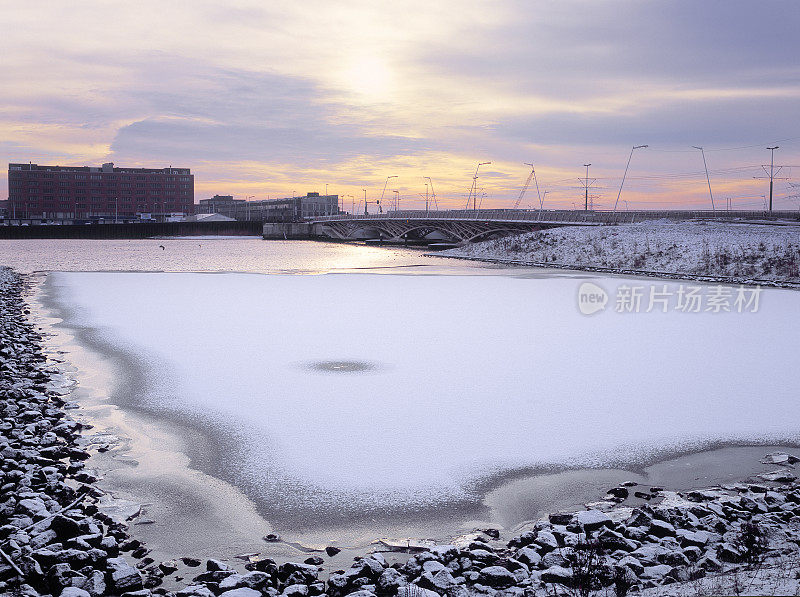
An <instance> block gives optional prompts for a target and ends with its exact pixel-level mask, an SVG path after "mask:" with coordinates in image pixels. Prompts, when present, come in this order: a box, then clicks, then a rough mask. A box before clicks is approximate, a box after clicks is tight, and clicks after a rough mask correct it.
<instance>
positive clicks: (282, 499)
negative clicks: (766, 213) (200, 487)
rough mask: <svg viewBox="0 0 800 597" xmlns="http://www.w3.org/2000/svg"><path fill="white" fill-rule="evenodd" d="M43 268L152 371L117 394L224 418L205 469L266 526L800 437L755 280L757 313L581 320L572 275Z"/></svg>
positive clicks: (781, 344) (767, 309)
mask: <svg viewBox="0 0 800 597" xmlns="http://www.w3.org/2000/svg"><path fill="white" fill-rule="evenodd" d="M50 279H51V283H52V284H53V287H54V289H55V290H56V291H57V294H58V300H59V301H60V302H61V303H62V304H63V305H64V306H65V307H68V308H69V310H70V314H69V317H68V323H69V324H70V325H73V326H85V327H86V328H88V331H90V332H91V333H92V334H93V336H94V338H95V339H96V340H99V341H101V342H105V343H106V344H107V345H109V346H110V347H113V348H115V349H117V350H122V351H125V352H134V353H136V354H137V355H139V357H140V358H141V359H142V362H143V364H144V366H145V368H146V371H147V374H148V378H149V379H150V381H151V382H153V383H152V384H148V387H143V388H141V393H140V395H138V396H136V397H135V401H134V404H136V405H137V406H141V407H144V408H145V409H147V410H149V411H153V412H157V413H160V414H162V415H164V416H177V417H181V418H184V419H185V418H189V419H190V420H192V421H193V422H195V423H199V424H201V425H204V426H205V427H206V428H207V429H215V430H217V431H218V432H221V433H222V434H223V435H224V436H225V439H227V440H228V441H226V442H225V443H224V444H222V448H223V449H221V451H220V454H219V457H220V459H221V463H220V464H219V466H218V467H217V468H218V470H222V471H223V472H224V474H225V475H227V476H228V478H231V479H232V480H233V481H234V482H235V483H236V484H237V485H238V486H240V487H244V488H246V490H247V491H248V493H249V495H251V496H253V497H254V498H255V499H256V500H257V501H258V502H259V503H261V504H262V505H263V506H264V508H265V509H267V511H268V513H269V515H270V520H276V521H277V522H279V521H280V520H281V519H282V518H283V519H284V520H286V518H287V517H288V518H291V517H296V518H302V519H303V520H304V521H309V520H314V519H315V516H316V517H317V519H324V518H325V516H326V515H328V514H330V513H331V512H336V513H342V512H344V513H348V512H350V513H360V512H364V511H370V512H374V513H379V514H384V513H386V512H389V511H395V512H396V511H413V510H415V509H416V510H418V509H424V508H426V507H431V506H435V505H437V504H440V503H442V502H446V501H448V500H456V499H462V500H463V499H469V500H473V501H475V500H476V499H477V498H476V496H475V495H474V494H471V493H470V491H471V490H470V488H471V487H472V484H473V483H474V482H475V481H476V480H479V479H481V478H485V477H487V476H490V475H492V474H497V473H502V472H505V471H509V470H516V469H522V468H531V467H548V466H581V465H606V464H609V463H631V462H642V461H647V460H648V459H651V458H653V457H655V456H657V455H658V454H661V453H663V452H664V451H680V450H684V449H686V448H688V447H691V446H697V445H702V444H705V443H709V442H718V441H735V440H747V441H793V440H796V439H797V438H798V437H799V435H798V429H800V412H798V410H797V409H796V408H795V391H794V388H795V385H796V384H795V376H794V365H793V360H792V359H793V358H794V357H793V355H794V354H796V353H797V351H798V349H800V339H798V338H797V337H796V335H793V334H791V333H790V332H789V330H788V329H787V328H786V326H785V324H784V322H785V321H786V320H787V319H788V318H790V317H791V316H792V315H793V314H794V313H796V312H797V308H798V300H800V296H798V295H797V294H796V293H794V292H788V291H779V290H771V291H764V293H763V296H762V298H761V301H762V304H761V308H760V310H759V311H758V312H757V313H737V312H730V313H724V312H720V313H713V312H702V313H677V312H667V313H663V312H660V310H656V311H653V312H651V313H644V312H642V313H640V314H633V313H628V314H621V313H616V312H614V311H612V310H609V311H605V312H602V313H598V314H596V315H595V316H593V317H585V316H583V315H581V314H580V312H579V311H578V309H577V293H578V281H576V280H570V279H552V280H550V279H548V280H542V279H538V280H536V279H516V278H510V277H500V276H476V277H467V276H462V277H440V276H395V275H386V276H376V275H325V276H313V277H306V276H302V277H301V276H253V275H241V274H224V275H201V274H133V273H130V274H110V273H55V274H51V276H50ZM597 281H598V282H602V283H603V284H605V285H606V287H607V289H608V290H609V291H610V292H612V293H613V292H614V288H613V286H614V285H615V284H616V285H618V286H619V285H622V284H625V283H626V281H625V280H620V279H617V280H614V281H611V280H605V281H601V280H597ZM677 286H678V285H668V289H671V290H672V291H673V292H677ZM776 348H777V349H776ZM766 370H768V371H770V374H769V375H767V376H760V375H754V372H759V371H766ZM754 396H758V408H754V406H753V400H754V398H753V397H754ZM376 515H377V514H376Z"/></svg>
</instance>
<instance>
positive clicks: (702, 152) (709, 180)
mask: <svg viewBox="0 0 800 597" xmlns="http://www.w3.org/2000/svg"><path fill="white" fill-rule="evenodd" d="M692 148H694V149H699V150H700V153H701V154H702V155H703V168H705V169H706V182H707V183H708V195H709V196H710V197H711V211H716V209H715V208H714V194H713V193H712V192H711V179H710V178H709V176H708V164H706V152H705V151H703V148H702V147H698V146H697V145H692Z"/></svg>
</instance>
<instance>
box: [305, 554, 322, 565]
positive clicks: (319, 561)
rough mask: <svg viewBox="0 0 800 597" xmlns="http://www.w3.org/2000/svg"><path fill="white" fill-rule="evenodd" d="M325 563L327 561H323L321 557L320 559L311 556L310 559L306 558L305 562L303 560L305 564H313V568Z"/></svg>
mask: <svg viewBox="0 0 800 597" xmlns="http://www.w3.org/2000/svg"><path fill="white" fill-rule="evenodd" d="M324 561H325V560H323V559H322V558H321V557H319V556H311V557H310V558H306V559H305V560H303V562H304V563H306V564H311V565H312V566H319V565H321V564H322V563H323V562H324Z"/></svg>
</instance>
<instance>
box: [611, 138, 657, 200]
mask: <svg viewBox="0 0 800 597" xmlns="http://www.w3.org/2000/svg"><path fill="white" fill-rule="evenodd" d="M645 147H649V146H648V145H634V146H633V147H632V148H631V153H630V155H629V156H628V163H627V164H625V173H624V174H623V175H622V183H621V184H620V185H619V192H618V193H617V200H616V201H614V211H615V212H616V211H617V204H618V203H619V196H620V195H622V186H623V185H624V184H625V177H626V176H628V167H629V166H630V165H631V158H632V157H633V152H634V150H636V149H644V148H645Z"/></svg>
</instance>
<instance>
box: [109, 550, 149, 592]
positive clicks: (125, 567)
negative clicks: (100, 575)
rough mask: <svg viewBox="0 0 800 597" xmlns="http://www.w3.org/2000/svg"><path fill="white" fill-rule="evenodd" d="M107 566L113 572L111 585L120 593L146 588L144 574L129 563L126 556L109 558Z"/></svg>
mask: <svg viewBox="0 0 800 597" xmlns="http://www.w3.org/2000/svg"><path fill="white" fill-rule="evenodd" d="M107 566H108V569H109V571H110V573H111V586H112V587H113V588H114V589H115V590H116V591H117V592H118V593H127V592H128V591H138V590H140V589H143V588H144V587H143V586H142V575H141V574H140V573H139V571H138V570H137V569H136V568H134V567H133V566H131V565H129V564H128V563H127V562H126V561H125V559H124V558H121V557H119V558H109V559H108V562H107Z"/></svg>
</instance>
